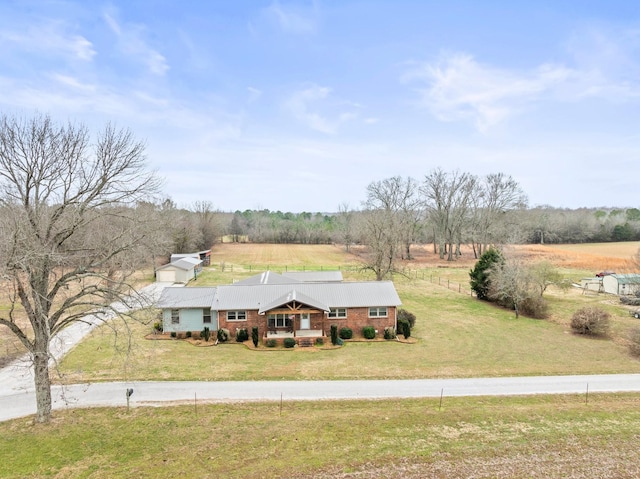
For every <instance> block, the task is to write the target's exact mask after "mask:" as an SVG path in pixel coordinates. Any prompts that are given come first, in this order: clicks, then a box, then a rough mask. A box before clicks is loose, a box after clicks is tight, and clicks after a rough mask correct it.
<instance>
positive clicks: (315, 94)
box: [285, 84, 357, 134]
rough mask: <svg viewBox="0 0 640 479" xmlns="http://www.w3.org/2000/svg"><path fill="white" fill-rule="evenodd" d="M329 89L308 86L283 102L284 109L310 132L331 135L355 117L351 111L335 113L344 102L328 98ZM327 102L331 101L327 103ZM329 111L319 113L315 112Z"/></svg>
mask: <svg viewBox="0 0 640 479" xmlns="http://www.w3.org/2000/svg"><path fill="white" fill-rule="evenodd" d="M330 94H331V89H330V88H327V87H322V86H319V85H315V84H313V85H310V86H308V87H307V88H305V89H303V90H297V91H295V92H294V93H293V94H292V95H291V96H290V97H289V99H288V100H287V101H286V102H285V108H286V109H287V110H288V111H289V112H290V113H291V114H292V115H293V116H294V118H296V119H297V120H299V121H300V122H301V123H303V124H304V125H306V126H308V127H309V128H311V129H312V130H316V131H319V132H321V133H327V134H333V133H336V132H337V131H338V128H339V127H340V126H341V125H342V124H344V123H346V122H348V121H349V120H352V119H353V118H355V117H356V116H357V115H356V114H355V113H353V112H351V111H336V110H337V109H342V108H343V107H344V102H336V101H334V100H332V99H330V98H329V96H330ZM327 100H331V101H328V102H327ZM319 109H321V110H329V111H328V112H327V113H320V112H318V111H317V110H319Z"/></svg>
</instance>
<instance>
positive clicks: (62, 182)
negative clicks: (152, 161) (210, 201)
mask: <svg viewBox="0 0 640 479" xmlns="http://www.w3.org/2000/svg"><path fill="white" fill-rule="evenodd" d="M158 186H159V183H158V180H157V178H156V177H155V175H154V174H153V173H150V172H147V171H146V170H145V165H144V145H143V144H142V143H141V142H139V141H137V140H135V139H134V137H133V135H132V134H131V133H130V132H129V131H127V130H118V129H115V128H114V127H112V126H107V127H106V128H105V129H104V130H103V131H102V132H101V133H100V134H99V135H98V138H97V140H96V142H95V144H93V145H92V144H90V135H89V132H88V130H87V129H86V128H85V127H84V126H77V125H73V124H68V125H56V124H54V123H53V122H52V120H51V119H50V118H49V117H47V116H44V117H35V118H33V119H30V120H22V119H17V118H10V117H2V118H0V208H1V211H0V213H1V217H2V223H3V224H2V227H1V228H0V235H1V237H0V273H1V274H2V277H3V279H4V280H5V281H6V282H7V283H8V284H9V285H10V287H9V290H10V291H9V301H10V305H11V306H10V310H9V312H8V313H7V314H5V315H3V316H1V317H0V325H3V326H5V327H7V328H9V330H10V331H11V332H12V333H13V334H15V335H16V337H18V339H19V340H20V341H21V342H22V344H23V345H24V346H25V348H26V349H27V350H28V352H29V353H30V355H31V358H32V361H33V367H34V376H35V389H36V401H37V416H36V420H37V421H38V422H46V421H48V420H49V418H50V416H51V384H50V378H49V360H50V342H51V340H52V338H53V337H54V335H55V334H56V333H58V332H59V331H61V330H62V329H63V328H65V327H66V326H68V325H70V324H71V323H74V322H78V321H83V317H84V314H85V313H86V312H87V310H89V309H91V308H95V307H98V306H100V307H108V305H109V304H110V302H111V301H112V300H113V299H114V298H119V299H123V298H124V295H125V294H130V293H131V292H132V288H131V287H130V286H129V282H128V279H129V274H130V272H131V271H132V270H133V269H135V266H136V265H135V264H133V259H134V258H135V257H136V256H135V255H134V254H133V253H135V252H136V250H139V249H140V248H141V247H142V245H144V240H145V235H147V234H148V229H147V228H144V227H142V225H141V224H142V222H143V221H144V218H142V217H141V216H140V215H138V214H137V213H138V210H137V209H136V208H135V207H134V206H135V205H136V203H138V202H140V201H143V200H145V201H146V200H148V199H149V198H150V195H152V194H153V193H155V191H156V190H157V188H158Z"/></svg>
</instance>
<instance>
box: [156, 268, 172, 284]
mask: <svg viewBox="0 0 640 479" xmlns="http://www.w3.org/2000/svg"><path fill="white" fill-rule="evenodd" d="M156 281H160V282H162V283H174V282H175V281H176V272H175V271H158V273H157V275H156Z"/></svg>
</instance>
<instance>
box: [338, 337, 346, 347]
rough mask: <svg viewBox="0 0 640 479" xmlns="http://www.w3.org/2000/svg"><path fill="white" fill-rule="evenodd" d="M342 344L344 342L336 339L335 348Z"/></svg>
mask: <svg viewBox="0 0 640 479" xmlns="http://www.w3.org/2000/svg"><path fill="white" fill-rule="evenodd" d="M343 344H344V341H343V340H342V338H338V339H337V340H336V346H342V345H343Z"/></svg>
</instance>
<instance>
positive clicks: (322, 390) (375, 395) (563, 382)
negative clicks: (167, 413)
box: [0, 374, 640, 421]
mask: <svg viewBox="0 0 640 479" xmlns="http://www.w3.org/2000/svg"><path fill="white" fill-rule="evenodd" d="M127 388H133V390H134V393H133V396H132V397H131V405H132V406H147V405H161V404H163V403H164V404H166V403H170V402H194V401H200V402H205V401H206V402H234V401H279V400H280V398H282V399H283V400H287V401H290V400H326V399H389V398H420V397H424V398H427V397H432V398H437V397H440V394H443V396H445V397H452V396H485V395H486V396H502V395H508V396H511V395H523V394H574V393H576V394H585V393H586V392H587V389H588V391H589V392H620V391H634V392H640V374H619V375H616V374H613V375H592V376H543V377H508V378H471V379H416V380H388V381H369V380H366V381H365V380H363V381H237V382H196V381H193V382H186V381H185V382H176V381H167V382H161V381H160V382H155V381H154V382H151V381H149V382H145V381H142V382H131V383H124V382H116V383H94V384H76V385H71V386H66V387H65V388H62V387H60V386H55V387H54V388H53V395H54V404H53V407H54V409H65V408H68V407H89V406H124V405H126V396H125V391H126V389H127ZM30 414H35V398H34V395H33V392H32V391H21V392H16V393H14V394H9V395H3V396H0V421H5V420H7V419H12V418H17V417H23V416H27V415H30Z"/></svg>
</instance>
